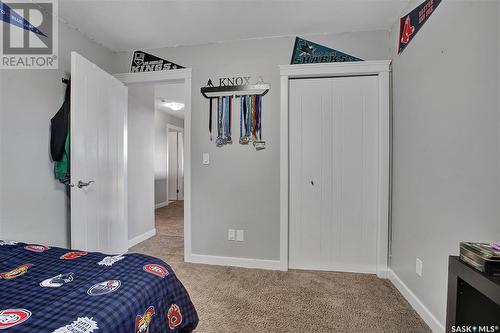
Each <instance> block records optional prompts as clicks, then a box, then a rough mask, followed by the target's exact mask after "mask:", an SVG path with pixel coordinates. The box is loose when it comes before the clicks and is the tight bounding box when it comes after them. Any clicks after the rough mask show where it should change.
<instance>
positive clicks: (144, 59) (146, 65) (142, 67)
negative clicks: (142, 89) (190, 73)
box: [130, 51, 185, 73]
mask: <svg viewBox="0 0 500 333" xmlns="http://www.w3.org/2000/svg"><path fill="white" fill-rule="evenodd" d="M178 68H185V67H182V66H180V65H177V64H174V63H173V62H170V61H167V60H164V59H161V58H158V57H157V56H154V55H152V54H149V53H146V52H142V51H135V52H134V56H133V57H132V65H131V66H130V72H131V73H140V72H156V71H164V70H170V69H178Z"/></svg>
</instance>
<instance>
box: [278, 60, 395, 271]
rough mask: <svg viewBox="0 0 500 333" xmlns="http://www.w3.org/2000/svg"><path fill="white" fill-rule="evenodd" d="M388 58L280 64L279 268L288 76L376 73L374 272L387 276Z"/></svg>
mask: <svg viewBox="0 0 500 333" xmlns="http://www.w3.org/2000/svg"><path fill="white" fill-rule="evenodd" d="M390 71H391V61H390V60H381V61H356V62H341V63H340V62H339V63H323V64H304V65H283V66H280V76H281V79H280V86H281V92H280V94H281V99H280V105H281V110H280V269H281V270H284V271H286V270H288V250H289V231H288V229H289V222H290V221H289V215H290V207H289V185H290V178H289V149H290V145H289V141H288V139H289V128H288V127H289V106H288V102H289V80H290V79H298V78H321V77H343V76H366V75H376V76H378V80H379V117H378V119H379V123H378V124H379V127H378V130H379V147H380V149H379V174H378V184H379V187H378V188H379V191H378V216H377V264H376V265H377V267H376V272H377V276H378V277H380V278H386V277H387V270H388V259H389V191H390V186H389V185H390V162H389V161H390V139H389V138H390V116H389V112H390V95H389V94H390V90H389V80H390V76H389V75H390Z"/></svg>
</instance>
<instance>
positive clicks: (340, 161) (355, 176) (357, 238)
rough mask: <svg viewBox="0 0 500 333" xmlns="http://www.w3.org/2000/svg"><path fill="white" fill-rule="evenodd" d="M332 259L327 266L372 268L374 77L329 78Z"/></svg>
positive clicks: (375, 172) (375, 152) (375, 128)
mask: <svg viewBox="0 0 500 333" xmlns="http://www.w3.org/2000/svg"><path fill="white" fill-rule="evenodd" d="M332 96H333V109H332V112H333V114H334V119H335V120H334V127H333V128H334V133H335V134H334V138H335V139H334V142H333V149H334V163H333V170H332V172H333V177H334V179H335V181H334V183H335V191H336V195H335V196H334V200H333V202H332V205H333V207H334V211H335V212H334V218H333V220H332V222H333V224H334V225H335V230H336V235H335V243H336V246H335V260H334V261H333V262H330V263H325V264H326V268H327V269H337V270H348V271H356V272H358V271H359V272H368V273H374V272H375V268H376V245H377V243H376V241H377V228H376V226H377V199H378V192H377V179H378V176H377V175H378V80H377V78H376V77H351V78H335V79H332Z"/></svg>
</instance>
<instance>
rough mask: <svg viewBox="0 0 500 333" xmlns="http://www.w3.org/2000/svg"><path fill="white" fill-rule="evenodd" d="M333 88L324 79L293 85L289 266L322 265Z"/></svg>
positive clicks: (297, 82) (298, 81)
mask: <svg viewBox="0 0 500 333" xmlns="http://www.w3.org/2000/svg"><path fill="white" fill-rule="evenodd" d="M329 90H330V85H329V84H325V82H324V80H320V79H313V80H292V81H291V82H290V91H291V92H292V93H291V94H290V96H291V98H292V99H291V101H290V105H291V109H290V115H291V117H290V147H291V152H292V151H293V153H291V154H290V158H291V160H290V165H293V166H294V167H293V168H290V207H292V211H293V213H292V214H291V215H290V229H291V230H290V236H291V237H290V250H291V253H290V266H291V267H296V268H299V267H306V266H309V265H311V266H314V267H316V266H318V265H321V262H322V242H321V239H322V237H323V230H322V227H323V226H324V223H323V220H324V217H323V215H324V214H323V210H322V207H323V196H324V193H323V175H324V170H323V169H324V165H323V163H322V160H323V150H324V149H323V145H322V141H323V133H324V132H323V125H322V121H323V117H324V116H323V115H324V114H325V113H328V105H329V100H330V96H329Z"/></svg>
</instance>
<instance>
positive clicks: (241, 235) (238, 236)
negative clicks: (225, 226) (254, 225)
mask: <svg viewBox="0 0 500 333" xmlns="http://www.w3.org/2000/svg"><path fill="white" fill-rule="evenodd" d="M236 240H237V241H238V242H243V241H244V240H245V233H244V230H236Z"/></svg>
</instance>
